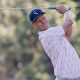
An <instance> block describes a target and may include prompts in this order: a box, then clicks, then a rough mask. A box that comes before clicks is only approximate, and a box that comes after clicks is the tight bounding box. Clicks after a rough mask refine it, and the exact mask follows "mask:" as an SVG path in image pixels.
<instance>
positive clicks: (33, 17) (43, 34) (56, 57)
mask: <svg viewBox="0 0 80 80" xmlns="http://www.w3.org/2000/svg"><path fill="white" fill-rule="evenodd" d="M56 11H57V12H59V13H60V14H63V15H64V21H62V23H61V24H59V25H57V26H56V27H50V25H49V21H48V20H47V17H46V14H45V12H43V11H42V10H41V9H34V10H32V11H31V12H30V14H29V18H30V21H31V23H32V26H33V27H34V28H35V29H37V30H38V34H39V39H40V41H41V43H42V45H43V48H44V50H45V52H46V54H47V55H48V56H49V58H50V59H51V62H52V64H53V66H54V74H55V76H56V79H55V80H80V59H79V56H78V55H77V52H76V51H75V49H74V48H73V46H72V45H71V44H70V42H69V41H70V39H71V33H72V24H73V20H72V13H71V11H70V9H69V7H68V6H65V5H58V6H56Z"/></svg>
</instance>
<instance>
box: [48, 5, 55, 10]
mask: <svg viewBox="0 0 80 80" xmlns="http://www.w3.org/2000/svg"><path fill="white" fill-rule="evenodd" d="M48 9H54V10H56V7H55V6H51V7H48Z"/></svg>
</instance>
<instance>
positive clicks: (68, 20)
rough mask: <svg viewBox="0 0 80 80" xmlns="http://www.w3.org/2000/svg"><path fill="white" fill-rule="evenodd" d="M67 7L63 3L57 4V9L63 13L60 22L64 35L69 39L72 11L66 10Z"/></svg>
mask: <svg viewBox="0 0 80 80" xmlns="http://www.w3.org/2000/svg"><path fill="white" fill-rule="evenodd" d="M68 9H69V7H66V6H64V5H59V6H57V11H58V12H59V13H61V14H64V22H63V23H62V27H63V29H64V31H65V36H66V38H67V39H68V40H70V39H71V34H72V24H73V20H72V13H71V11H70V10H68Z"/></svg>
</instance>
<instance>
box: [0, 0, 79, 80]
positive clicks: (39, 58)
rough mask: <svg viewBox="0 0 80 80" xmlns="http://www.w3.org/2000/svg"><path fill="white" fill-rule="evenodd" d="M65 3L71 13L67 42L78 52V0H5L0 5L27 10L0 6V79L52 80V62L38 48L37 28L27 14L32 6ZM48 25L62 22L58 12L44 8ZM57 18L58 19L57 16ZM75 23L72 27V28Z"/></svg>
mask: <svg viewBox="0 0 80 80" xmlns="http://www.w3.org/2000/svg"><path fill="white" fill-rule="evenodd" d="M60 3H65V4H66V5H69V6H71V8H72V12H73V14H74V22H75V25H73V36H72V41H71V44H72V45H73V46H74V47H75V48H76V50H77V51H78V53H80V28H79V27H77V26H80V0H5V1H3V2H1V3H0V4H1V6H0V7H7V6H8V7H26V8H29V9H27V10H23V9H20V10H0V70H1V73H0V74H1V75H0V80H1V79H2V77H4V78H5V79H2V80H6V79H9V78H13V79H15V80H16V79H17V80H54V71H53V66H52V64H51V62H50V59H49V58H48V56H47V55H46V54H45V52H44V50H43V49H42V45H41V43H40V42H39V40H38V34H37V31H36V30H34V29H33V28H32V26H31V24H30V23H29V21H28V19H27V16H28V13H29V11H30V10H31V9H32V8H33V7H37V6H38V7H48V6H53V5H56V4H60ZM44 11H45V12H46V14H47V16H48V17H49V19H50V23H51V26H55V25H57V24H59V23H61V22H62V16H60V15H59V14H57V13H56V12H55V11H49V10H46V9H44ZM59 18H60V19H59ZM75 27H76V29H75Z"/></svg>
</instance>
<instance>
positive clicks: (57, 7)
mask: <svg viewBox="0 0 80 80" xmlns="http://www.w3.org/2000/svg"><path fill="white" fill-rule="evenodd" d="M66 10H67V8H66V6H64V5H63V4H61V5H58V6H56V11H58V12H59V13H60V14H64V13H65V12H66Z"/></svg>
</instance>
